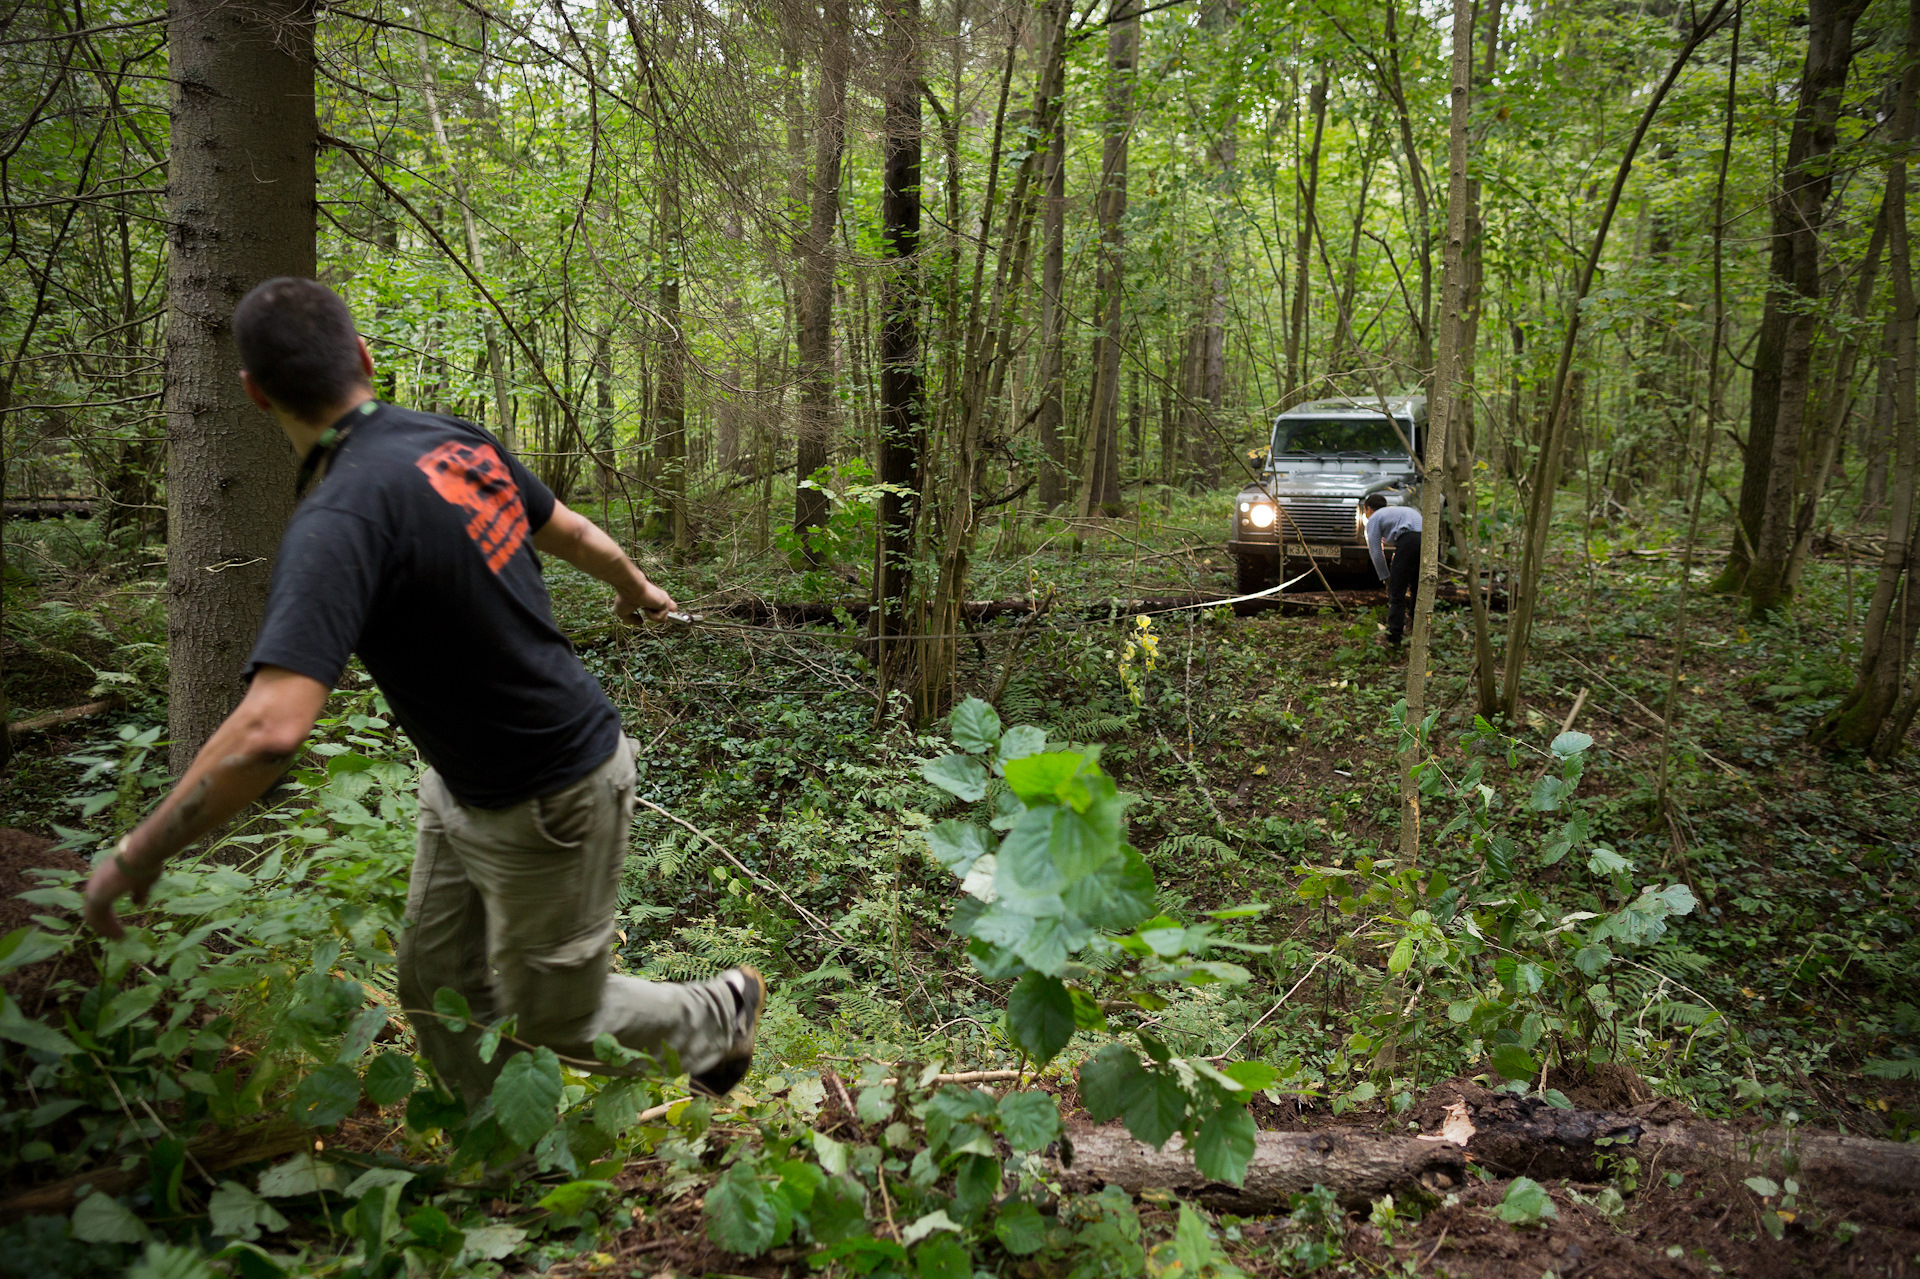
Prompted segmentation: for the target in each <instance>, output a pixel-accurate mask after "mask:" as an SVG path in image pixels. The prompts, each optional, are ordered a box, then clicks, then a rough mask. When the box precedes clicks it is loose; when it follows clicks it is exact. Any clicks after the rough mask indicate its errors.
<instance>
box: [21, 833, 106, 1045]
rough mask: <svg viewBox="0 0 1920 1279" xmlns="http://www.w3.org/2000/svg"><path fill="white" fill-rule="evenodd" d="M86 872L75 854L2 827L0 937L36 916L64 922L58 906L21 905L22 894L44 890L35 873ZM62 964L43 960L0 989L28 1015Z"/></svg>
mask: <svg viewBox="0 0 1920 1279" xmlns="http://www.w3.org/2000/svg"><path fill="white" fill-rule="evenodd" d="M43 869H53V870H80V871H84V870H86V869H87V859H86V858H84V857H82V856H81V855H80V854H78V853H75V852H69V851H67V850H64V849H60V848H56V847H54V843H53V841H52V840H50V839H48V838H46V837H45V836H44V835H35V834H31V833H29V832H27V831H24V830H12V829H8V828H4V827H0V937H4V936H5V935H6V934H8V933H10V932H12V931H13V930H14V929H16V928H25V927H26V926H27V925H29V924H31V923H33V922H34V920H33V917H34V916H35V915H50V916H52V917H54V918H56V919H59V918H64V917H65V916H66V915H67V913H68V912H66V911H64V910H61V909H60V908H59V907H57V906H36V905H34V904H33V903H31V902H24V901H21V900H20V898H19V894H21V893H24V892H30V891H32V890H33V889H36V888H40V887H42V884H41V881H40V878H39V876H37V875H35V874H34V873H33V872H34V871H36V870H43ZM59 963H60V960H59V958H58V957H56V958H53V959H43V960H41V961H40V962H39V963H37V964H28V965H26V966H25V967H24V968H16V969H14V970H12V971H11V972H8V973H6V974H5V975H4V976H0V988H4V989H5V990H6V992H7V994H9V995H11V996H12V997H13V998H14V1000H15V1001H17V1002H18V1003H20V1004H21V1005H22V1006H23V1007H25V1008H26V1009H27V1010H28V1011H29V1012H31V1011H32V1010H33V1007H34V1004H35V1002H36V1000H37V998H38V996H39V994H40V992H41V991H43V990H45V989H46V987H47V985H48V983H50V982H51V981H52V980H53V978H54V973H55V969H56V968H57V967H58V965H59Z"/></svg>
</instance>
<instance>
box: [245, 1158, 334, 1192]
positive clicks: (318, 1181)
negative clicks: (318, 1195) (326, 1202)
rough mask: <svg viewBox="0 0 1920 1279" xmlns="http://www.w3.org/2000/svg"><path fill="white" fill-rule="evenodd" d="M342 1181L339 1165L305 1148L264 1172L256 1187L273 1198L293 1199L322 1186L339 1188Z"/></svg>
mask: <svg viewBox="0 0 1920 1279" xmlns="http://www.w3.org/2000/svg"><path fill="white" fill-rule="evenodd" d="M341 1184H342V1179H341V1177H340V1170H339V1169H338V1168H336V1167H334V1166H333V1165H332V1164H329V1163H322V1162H320V1161H319V1160H317V1159H315V1158H314V1157H313V1156H312V1155H311V1154H309V1153H307V1152H305V1151H302V1152H301V1153H300V1154H297V1155H295V1156H294V1157H293V1158H291V1159H288V1160H286V1161H285V1162H283V1163H277V1164H275V1165H274V1166H273V1167H271V1168H269V1169H267V1170H266V1171H265V1172H263V1173H261V1174H260V1180H259V1181H258V1182H256V1183H255V1187H256V1188H257V1189H258V1190H259V1191H260V1193H261V1194H263V1195H265V1196H267V1197H268V1198H270V1199H292V1198H295V1197H297V1196H299V1195H311V1194H313V1193H315V1192H316V1191H320V1190H338V1189H339V1188H340V1186H341Z"/></svg>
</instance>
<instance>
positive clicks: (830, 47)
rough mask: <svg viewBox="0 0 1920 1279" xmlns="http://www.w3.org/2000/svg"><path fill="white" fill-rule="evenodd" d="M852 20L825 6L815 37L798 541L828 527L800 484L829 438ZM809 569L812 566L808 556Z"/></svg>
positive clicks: (816, 498) (820, 507)
mask: <svg viewBox="0 0 1920 1279" xmlns="http://www.w3.org/2000/svg"><path fill="white" fill-rule="evenodd" d="M851 27H852V19H851V18H850V16H849V14H848V10H847V0H827V2H826V20H825V25H824V26H823V27H822V28H821V34H820V92H819V106H818V110H817V112H816V114H815V118H814V145H813V183H812V190H811V193H810V195H809V199H808V204H809V211H808V214H809V215H808V221H807V231H806V234H805V236H804V237H803V238H802V239H801V242H800V254H799V257H800V296H799V313H800V314H799V324H798V326H797V330H796V332H795V338H796V344H797V345H798V347H799V353H800V394H799V403H798V405H797V408H798V413H797V414H796V415H795V416H796V418H797V428H798V429H797V430H796V432H795V433H796V435H797V436H798V441H797V445H796V449H795V456H794V461H795V467H794V484H795V488H794V498H793V527H794V529H795V531H796V532H798V533H800V534H801V536H802V537H803V538H804V537H805V536H806V533H807V531H808V530H810V529H814V528H818V527H819V526H820V525H822V524H825V523H826V522H827V516H828V514H829V512H828V510H827V498H826V495H825V494H824V493H822V492H821V491H820V490H819V489H816V488H808V487H806V486H805V484H806V481H807V480H808V479H809V478H810V477H811V476H812V475H813V473H814V472H815V471H818V470H819V469H820V468H821V467H823V466H825V465H826V464H827V447H828V445H829V443H830V442H831V440H832V438H833V416H834V415H833V275H834V249H833V233H834V229H835V227H837V226H838V225H839V222H840V162H841V159H842V157H843V156H844V154H845V152H846V140H847V70H848V63H849V60H850V58H851V52H850V50H851V40H852V35H851ZM805 559H806V561H807V562H808V563H809V564H812V563H815V562H816V561H815V557H814V556H813V555H812V553H811V552H808V553H806V555H805Z"/></svg>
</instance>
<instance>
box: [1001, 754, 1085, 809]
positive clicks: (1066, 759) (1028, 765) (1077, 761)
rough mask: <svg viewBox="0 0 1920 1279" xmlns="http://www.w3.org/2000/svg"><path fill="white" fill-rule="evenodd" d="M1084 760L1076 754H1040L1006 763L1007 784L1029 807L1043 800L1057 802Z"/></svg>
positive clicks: (1083, 757)
mask: <svg viewBox="0 0 1920 1279" xmlns="http://www.w3.org/2000/svg"><path fill="white" fill-rule="evenodd" d="M1085 758H1086V757H1085V756H1083V755H1081V754H1080V753H1079V752H1078V751H1044V752H1042V753H1040V754H1038V755H1026V756H1023V757H1021V758H1020V759H1012V760H1008V761H1007V764H1006V774H1007V785H1008V786H1010V787H1012V788H1013V793H1014V794H1015V795H1018V796H1019V797H1020V798H1021V799H1024V800H1025V801H1027V803H1029V804H1031V803H1033V802H1035V801H1036V800H1043V799H1053V800H1060V799H1062V798H1063V796H1064V795H1065V793H1066V791H1067V787H1068V783H1070V782H1071V781H1072V780H1073V779H1074V777H1075V776H1076V775H1077V774H1078V773H1079V772H1080V766H1081V763H1082V761H1083V760H1084V759H1085Z"/></svg>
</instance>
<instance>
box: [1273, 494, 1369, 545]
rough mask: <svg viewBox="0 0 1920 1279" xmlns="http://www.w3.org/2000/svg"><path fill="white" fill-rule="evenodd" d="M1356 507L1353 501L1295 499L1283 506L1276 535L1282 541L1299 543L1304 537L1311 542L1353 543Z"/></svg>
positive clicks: (1275, 527)
mask: <svg viewBox="0 0 1920 1279" xmlns="http://www.w3.org/2000/svg"><path fill="white" fill-rule="evenodd" d="M1353 507H1354V503H1353V500H1352V499H1351V498H1331V499H1329V498H1298V497H1296V498H1294V499H1293V500H1292V501H1291V502H1282V503H1281V504H1280V518H1279V519H1277V520H1276V521H1274V532H1275V533H1276V534H1278V535H1279V537H1280V540H1281V541H1283V542H1298V541H1299V540H1300V538H1301V535H1302V534H1304V535H1305V536H1306V540H1307V541H1309V542H1320V543H1326V542H1351V541H1352V540H1353Z"/></svg>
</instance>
